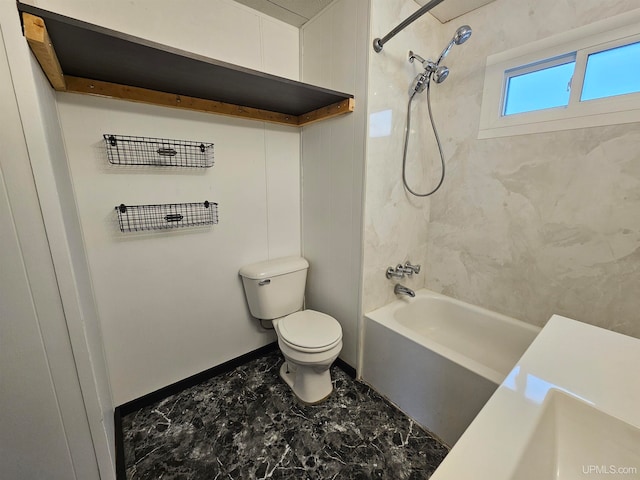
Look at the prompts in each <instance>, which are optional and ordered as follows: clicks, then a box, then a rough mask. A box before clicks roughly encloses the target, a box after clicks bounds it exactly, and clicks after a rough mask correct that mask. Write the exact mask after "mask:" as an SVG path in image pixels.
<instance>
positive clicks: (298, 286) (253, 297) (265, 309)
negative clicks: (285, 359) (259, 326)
mask: <svg viewBox="0 0 640 480" xmlns="http://www.w3.org/2000/svg"><path fill="white" fill-rule="evenodd" d="M308 268H309V262H307V261H306V260H305V259H304V258H302V257H284V258H277V259H274V260H267V261H265V262H258V263H252V264H251V265H246V266H244V267H242V268H241V269H240V272H239V273H240V276H241V277H242V284H243V286H244V293H245V295H246V297H247V303H248V304H249V310H250V311H251V315H253V316H254V317H256V318H259V319H262V320H273V319H274V318H280V317H284V316H285V315H289V314H290V313H293V312H297V311H298V310H301V309H302V304H303V300H304V287H305V284H306V283H307V269H308Z"/></svg>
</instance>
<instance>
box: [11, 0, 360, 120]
mask: <svg viewBox="0 0 640 480" xmlns="http://www.w3.org/2000/svg"><path fill="white" fill-rule="evenodd" d="M18 10H19V11H20V12H26V13H30V14H32V15H35V16H38V17H40V18H42V19H43V20H44V21H45V24H46V26H47V31H48V32H49V36H50V37H51V42H52V44H53V47H54V49H55V51H56V55H57V56H58V60H59V61H60V66H61V68H62V71H63V73H64V74H65V75H69V76H74V77H80V78H87V79H91V80H100V81H104V82H110V83H116V84H120V85H129V86H133V87H140V88H145V89H149V90H156V91H160V92H166V93H172V94H177V95H183V96H189V97H196V98H202V99H206V100H214V101H218V102H224V103H229V104H233V105H241V106H244V107H252V108H257V109H261V110H268V111H272V112H279V113H284V114H287V115H295V116H298V115H303V114H305V113H308V112H311V111H313V110H317V109H319V108H322V107H326V106H328V105H332V104H334V103H337V102H340V101H343V100H345V99H348V98H353V95H350V94H346V93H341V92H336V91H334V90H329V89H326V88H321V87H317V86H314V85H309V84H306V83H302V82H297V81H295V80H290V79H287V78H282V77H278V76H275V75H270V74H267V73H264V72H259V71H257V70H251V69H248V68H244V67H239V66H237V65H233V64H230V63H226V62H221V61H219V60H214V59H211V58H207V57H204V56H201V55H197V54H194V53H190V52H186V51H182V50H178V49H175V48H172V47H168V46H166V45H161V44H158V43H155V42H151V41H148V40H145V39H142V38H138V37H134V36H131V35H127V34H124V33H121V32H117V31H114V30H110V29H107V28H104V27H100V26H98V25H93V24H90V23H86V22H82V21H80V20H76V19H73V18H70V17H66V16H63V15H59V14H57V13H53V12H49V11H47V10H42V9H40V8H37V7H33V6H31V5H25V4H23V3H18Z"/></svg>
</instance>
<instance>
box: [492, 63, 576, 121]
mask: <svg viewBox="0 0 640 480" xmlns="http://www.w3.org/2000/svg"><path fill="white" fill-rule="evenodd" d="M575 66H576V56H575V54H571V55H564V56H562V57H558V58H555V59H550V60H546V61H543V62H538V63H536V64H535V65H527V66H525V67H518V68H514V69H511V70H507V71H506V72H505V74H506V82H505V85H506V86H505V93H504V107H503V112H502V114H503V115H513V114H516V113H524V112H533V111H535V110H544V109H546V108H554V107H566V106H567V105H568V104H569V93H570V92H571V78H572V77H573V71H574V69H575Z"/></svg>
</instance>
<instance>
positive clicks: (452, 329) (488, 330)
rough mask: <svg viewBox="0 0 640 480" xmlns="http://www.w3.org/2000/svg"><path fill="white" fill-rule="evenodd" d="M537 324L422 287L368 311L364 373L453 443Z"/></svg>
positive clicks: (517, 356)
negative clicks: (408, 294)
mask: <svg viewBox="0 0 640 480" xmlns="http://www.w3.org/2000/svg"><path fill="white" fill-rule="evenodd" d="M539 331H540V329H539V328H538V327H535V326H532V325H529V324H526V323H524V322H521V321H519V320H516V319H514V318H511V317H507V316H505V315H501V314H499V313H495V312H491V311H489V310H486V309H484V308H480V307H476V306H474V305H470V304H468V303H464V302H461V301H459V300H456V299H453V298H451V297H446V296H444V295H440V294H438V293H435V292H431V291H429V290H418V291H417V292H416V297H415V298H409V297H402V298H399V299H398V300H396V301H394V302H392V303H390V304H389V305H386V306H384V307H382V308H380V309H378V310H375V311H373V312H371V313H368V314H366V316H365V325H364V347H363V361H362V369H361V376H362V379H363V380H364V381H365V382H367V383H369V384H370V385H371V386H372V387H373V388H374V389H375V390H377V391H378V392H380V393H381V394H383V395H384V396H386V397H387V398H388V399H389V400H390V401H391V402H393V403H395V404H396V405H397V406H398V407H400V409H401V410H403V411H404V412H405V413H406V414H407V415H409V416H410V417H412V418H413V419H415V420H416V421H417V422H418V423H420V424H421V425H423V426H425V427H426V428H427V429H429V430H430V431H431V432H433V433H435V434H436V435H438V436H439V437H440V438H441V439H442V440H443V441H444V442H445V443H447V444H449V445H450V446H453V444H454V443H455V442H456V441H457V440H458V438H460V436H461V435H462V433H463V432H464V430H465V429H466V428H467V427H468V426H469V424H470V423H471V421H472V420H473V419H474V417H475V416H476V415H477V414H478V412H479V411H480V409H481V408H482V407H483V406H484V404H485V403H486V402H487V400H488V399H489V397H490V396H491V395H492V394H493V392H494V391H495V389H496V388H497V387H498V385H500V383H502V381H503V380H504V379H505V378H506V376H507V374H508V373H509V371H511V369H512V368H513V367H514V366H515V364H516V363H517V361H518V359H519V358H520V357H521V356H522V354H523V353H524V351H525V350H526V349H527V347H528V346H529V344H531V342H532V341H533V339H534V338H535V337H536V335H537V334H538V332H539Z"/></svg>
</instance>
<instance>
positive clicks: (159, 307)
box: [37, 0, 300, 405]
mask: <svg viewBox="0 0 640 480" xmlns="http://www.w3.org/2000/svg"><path fill="white" fill-rule="evenodd" d="M115 3H116V2H84V1H63V0H59V1H54V0H50V1H46V2H45V1H38V2H37V4H38V6H40V7H42V8H45V9H48V10H52V11H56V12H59V13H62V14H65V15H69V16H72V17H75V18H79V19H82V20H85V21H89V22H93V23H97V24H100V25H103V26H105V27H107V28H112V29H115V30H119V31H123V32H125V33H129V34H132V35H136V36H139V37H143V38H147V39H149V40H152V41H156V42H159V43H163V44H167V45H170V46H173V47H177V48H181V49H185V50H189V51H193V52H196V53H199V54H203V55H206V56H209V57H212V58H217V59H221V60H224V61H228V62H231V63H235V64H238V65H243V66H247V67H250V68H254V69H258V70H263V71H267V72H270V73H274V74H278V75H280V76H285V77H289V78H294V79H297V77H298V70H299V56H298V55H299V49H298V43H299V38H298V30H297V29H296V28H294V27H291V26H289V25H286V24H284V23H281V22H279V21H276V20H273V19H270V18H268V17H266V16H264V15H262V14H260V13H257V12H255V11H253V10H251V9H249V8H246V7H244V6H241V5H238V4H236V3H235V2H232V1H230V0H216V1H208V2H203V1H196V0H193V1H189V2H168V1H167V2H165V1H163V2H157V1H154V2H150V1H146V2H145V1H139V2H133V3H132V2H124V1H123V2H122V5H120V7H118V5H114V4H115ZM123 12H126V14H123ZM239 26H241V28H239ZM57 101H58V109H59V115H60V122H61V126H62V130H63V135H64V141H65V145H66V150H67V155H68V160H69V169H70V172H71V177H72V181H73V189H74V193H75V198H76V201H77V204H78V210H79V215H80V221H81V224H82V231H83V235H84V241H85V245H86V250H87V257H88V260H89V268H90V271H91V277H92V280H93V286H94V291H95V297H96V304H97V309H98V313H99V317H100V323H101V329H102V334H103V339H104V348H105V354H106V358H107V363H108V367H109V375H110V382H111V388H112V392H113V399H114V404H115V405H119V404H122V403H124V402H126V401H129V400H132V399H134V398H137V397H140V396H141V395H144V394H146V393H149V392H151V391H153V390H156V389H158V388H161V387H163V386H166V385H168V384H170V383H173V382H175V381H178V380H181V379H183V378H185V377H188V376H190V375H192V374H195V373H197V372H200V371H202V370H205V369H207V368H210V367H212V366H214V365H217V364H220V363H222V362H224V361H226V360H229V359H231V358H234V357H237V356H239V355H241V354H244V353H246V352H248V351H251V350H254V349H255V348H258V347H260V346H262V345H265V344H267V343H270V342H271V341H273V340H274V339H275V337H274V336H273V334H272V332H266V331H264V330H261V329H260V327H259V324H258V322H257V321H256V320H254V319H252V318H251V317H250V315H249V312H248V309H247V307H246V302H245V299H244V294H243V290H242V285H241V282H240V279H239V277H238V275H237V272H238V269H239V268H240V267H241V266H242V265H243V264H246V263H249V262H255V261H259V260H264V259H267V258H274V257H278V256H283V255H292V254H299V253H300V180H299V177H300V167H299V161H300V150H299V142H300V134H299V132H298V130H296V129H291V128H288V127H279V126H273V125H267V124H264V123H261V122H251V121H248V120H238V119H232V118H226V117H220V116H215V115H207V114H200V113H193V112H185V111H179V110H175V109H168V108H162V107H154V106H145V105H138V104H133V103H128V102H124V101H118V100H108V99H101V98H92V97H85V96H79V95H74V94H58V95H57ZM104 133H116V134H124V135H139V136H153V137H163V138H176V139H185V140H198V141H205V142H207V141H211V142H214V143H215V165H214V167H212V168H211V169H206V170H200V169H194V170H191V169H176V168H155V169H154V168H151V167H149V168H128V167H119V168H118V167H114V166H110V165H109V164H108V163H107V160H106V153H105V149H104V146H103V143H102V135H103V134H104ZM204 200H210V201H215V202H218V203H219V218H220V223H219V224H218V225H216V226H213V227H212V228H208V229H204V230H197V229H196V230H188V229H187V230H185V229H181V230H180V231H177V232H168V233H150V234H142V235H140V234H122V233H120V231H119V230H118V228H117V225H116V224H115V212H114V207H115V206H116V205H119V204H120V203H125V204H149V203H173V202H191V201H204Z"/></svg>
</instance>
